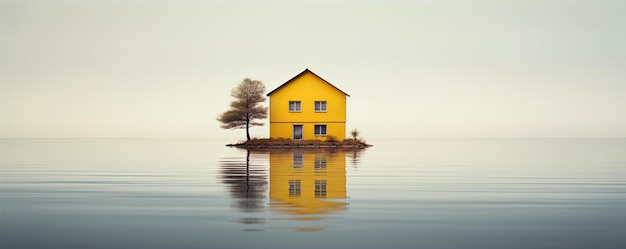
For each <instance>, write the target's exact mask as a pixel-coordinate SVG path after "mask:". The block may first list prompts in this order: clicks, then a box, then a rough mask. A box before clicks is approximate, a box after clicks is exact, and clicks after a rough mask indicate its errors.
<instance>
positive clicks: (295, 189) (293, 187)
mask: <svg viewBox="0 0 626 249" xmlns="http://www.w3.org/2000/svg"><path fill="white" fill-rule="evenodd" d="M324 189H325V188H324ZM289 196H291V197H298V196H300V180H289Z"/></svg>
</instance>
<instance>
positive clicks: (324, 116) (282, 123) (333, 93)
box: [270, 71, 346, 140]
mask: <svg viewBox="0 0 626 249" xmlns="http://www.w3.org/2000/svg"><path fill="white" fill-rule="evenodd" d="M289 101H300V103H301V111H300V112H289ZM315 101H326V110H327V111H326V112H315V104H314V103H315ZM294 124H301V125H303V128H304V139H323V138H324V137H320V136H314V128H313V127H314V125H316V124H320V125H324V124H325V125H326V127H327V130H326V134H327V135H333V136H335V137H337V138H338V139H340V140H343V139H344V138H345V137H346V95H345V94H344V93H343V92H341V91H339V90H337V89H336V88H334V87H333V86H331V85H329V84H328V83H326V82H324V80H322V79H320V78H319V77H317V76H316V75H315V74H313V73H311V72H308V71H307V72H305V73H304V74H302V75H300V77H298V78H296V79H294V80H293V81H292V82H290V83H289V84H287V85H284V86H283V87H282V88H280V89H278V90H277V91H276V92H273V93H272V94H271V95H270V137H271V138H289V139H291V138H293V125H294Z"/></svg>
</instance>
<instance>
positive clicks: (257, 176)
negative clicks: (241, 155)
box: [220, 150, 268, 212]
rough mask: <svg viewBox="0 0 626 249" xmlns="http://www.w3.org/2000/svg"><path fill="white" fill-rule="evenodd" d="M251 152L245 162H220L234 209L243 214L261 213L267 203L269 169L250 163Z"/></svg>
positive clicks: (225, 160) (231, 160)
mask: <svg viewBox="0 0 626 249" xmlns="http://www.w3.org/2000/svg"><path fill="white" fill-rule="evenodd" d="M250 154H251V151H250V150H246V158H245V161H244V160H241V159H224V160H222V161H221V162H220V166H221V167H220V177H221V178H222V182H223V183H224V184H226V186H227V189H228V191H229V192H230V194H231V195H232V197H233V204H232V205H233V207H235V208H237V209H239V210H241V211H243V212H261V211H263V210H265V208H266V203H267V187H268V181H267V177H268V176H267V168H266V165H259V164H257V163H251V162H250Z"/></svg>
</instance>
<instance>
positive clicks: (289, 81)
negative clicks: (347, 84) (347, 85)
mask: <svg viewBox="0 0 626 249" xmlns="http://www.w3.org/2000/svg"><path fill="white" fill-rule="evenodd" d="M307 72H309V73H312V74H313V75H315V77H318V78H320V79H321V80H322V81H324V82H326V84H329V85H330V86H332V87H334V88H335V89H337V91H340V92H341V93H343V94H345V95H346V96H348V97H350V95H349V94H347V93H346V92H344V91H342V90H341V89H339V88H337V87H336V86H334V85H333V84H330V82H328V81H326V80H325V79H323V78H322V77H320V76H319V75H317V74H315V73H314V72H312V71H311V70H309V69H308V68H307V69H304V71H302V73H299V74H298V75H296V76H294V77H293V78H291V79H290V80H288V81H287V82H285V83H283V84H282V85H280V86H278V87H277V88H276V89H274V90H272V91H271V92H269V93H267V96H270V95H271V94H272V93H274V92H276V91H278V89H281V88H282V87H284V86H286V85H288V84H289V83H291V82H293V81H294V80H295V79H297V78H298V77H300V76H302V75H304V74H305V73H307Z"/></svg>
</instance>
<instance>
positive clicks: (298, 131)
mask: <svg viewBox="0 0 626 249" xmlns="http://www.w3.org/2000/svg"><path fill="white" fill-rule="evenodd" d="M293 139H302V125H294V126H293Z"/></svg>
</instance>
